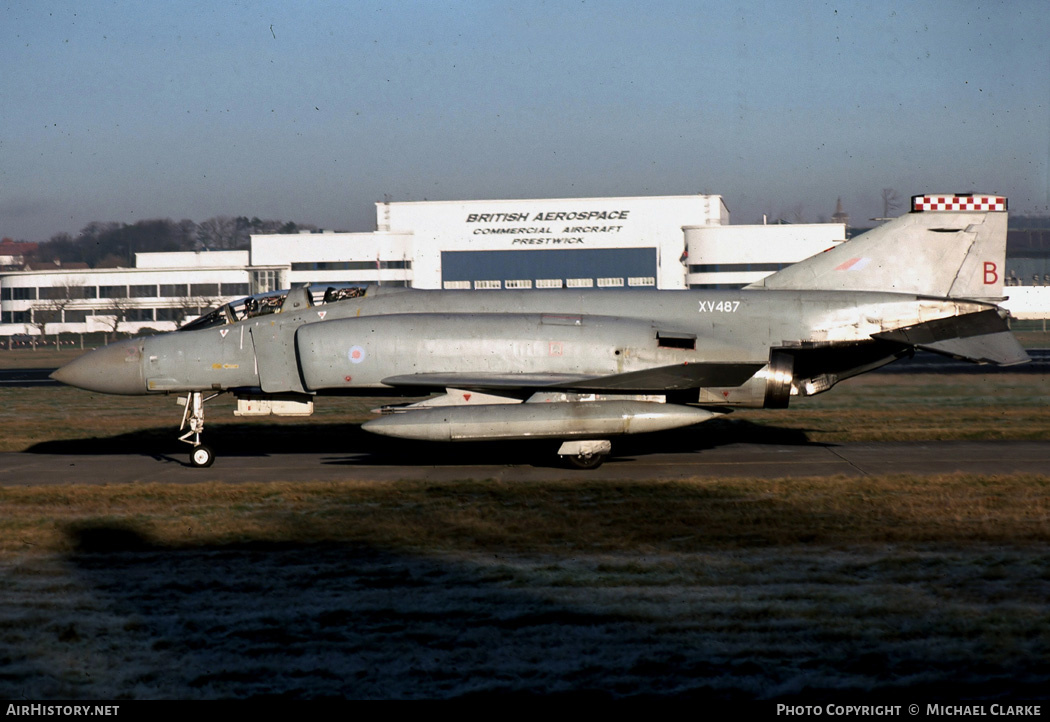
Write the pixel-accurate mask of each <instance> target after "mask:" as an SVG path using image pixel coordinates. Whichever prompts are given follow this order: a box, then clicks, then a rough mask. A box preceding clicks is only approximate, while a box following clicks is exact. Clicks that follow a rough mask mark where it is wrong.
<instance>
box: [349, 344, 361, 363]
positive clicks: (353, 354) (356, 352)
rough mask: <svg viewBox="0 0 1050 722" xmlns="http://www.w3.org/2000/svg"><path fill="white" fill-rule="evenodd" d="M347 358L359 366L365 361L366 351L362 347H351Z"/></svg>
mask: <svg viewBox="0 0 1050 722" xmlns="http://www.w3.org/2000/svg"><path fill="white" fill-rule="evenodd" d="M346 357H347V358H348V359H350V363H352V364H359V363H361V362H362V361H364V360H365V350H364V349H363V348H361V347H360V346H351V347H350V351H349V352H347V354H346Z"/></svg>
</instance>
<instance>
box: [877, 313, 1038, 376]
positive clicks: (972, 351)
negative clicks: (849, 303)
mask: <svg viewBox="0 0 1050 722" xmlns="http://www.w3.org/2000/svg"><path fill="white" fill-rule="evenodd" d="M872 338H876V339H879V340H882V341H895V342H897V343H903V344H907V345H909V346H915V347H916V348H920V349H923V350H925V351H932V352H934V353H939V354H943V355H945V356H951V357H953V358H958V359H964V360H966V361H975V362H977V363H994V364H998V365H1000V366H1012V365H1014V364H1020V363H1025V362H1026V361H1028V360H1029V358H1028V353H1027V352H1026V351H1025V350H1024V347H1022V346H1021V344H1020V342H1018V340H1017V339H1016V338H1015V337H1014V335H1013V334H1012V333H1010V328H1009V326H1008V325H1007V323H1006V320H1005V319H1004V318H1002V317H1001V316H1000V315H999V313H998V312H997V311H995V310H993V309H989V310H987V311H979V312H978V313H969V314H966V315H964V316H953V317H951V318H941V319H937V320H936V321H927V322H926V323H918V324H915V325H914V326H905V327H903V328H898V329H894V330H893V331H885V332H883V333H877V334H873V336H872Z"/></svg>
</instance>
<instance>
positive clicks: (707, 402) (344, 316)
mask: <svg viewBox="0 0 1050 722" xmlns="http://www.w3.org/2000/svg"><path fill="white" fill-rule="evenodd" d="M1006 211H1007V202H1006V199H1005V198H1003V197H1001V196H996V195H977V194H944V195H927V196H915V197H914V198H913V199H912V208H911V212H909V213H907V214H905V215H903V216H901V217H899V218H896V219H894V220H892V221H889V222H887V223H885V224H883V225H881V226H879V227H877V228H875V229H873V230H870V231H868V232H866V233H864V234H861V235H859V236H857V237H855V238H853V239H852V240H849V241H847V242H845V243H842V244H840V245H838V246H836V247H834V248H832V249H830V250H828V251H825V252H824V253H821V254H817V255H815V256H813V257H811V258H808V259H806V260H803V261H801V262H799V263H796V264H794V265H792V266H790V267H788V268H785V269H784V270H782V271H780V272H778V273H775V274H773V275H771V276H768V277H767V278H765V279H763V280H761V281H758V282H757V283H753V284H751V285H750V286H748V287H746V288H742V289H736V290H724V291H706V290H705V291H700V290H689V291H685V290H674V291H671V290H666V291H664V290H638V289H630V290H605V289H598V290H582V291H580V290H574V289H557V290H528V291H493V292H487V293H479V292H477V291H429V290H414V289H403V288H396V289H391V288H381V287H343V288H336V287H333V288H328V289H326V290H323V296H322V295H321V293H322V289H311V288H308V287H301V288H295V289H292V290H291V291H287V292H283V293H275V294H264V295H261V296H253V297H250V298H247V299H244V300H241V301H238V302H235V303H231V304H227V305H224V306H222V307H220V308H217V309H215V310H214V311H212V312H210V313H208V314H206V315H204V316H202V317H201V318H199V319H197V320H195V321H193V322H191V323H189V324H188V325H186V326H184V327H183V328H181V329H179V330H178V331H175V332H172V333H168V334H163V335H159V336H151V337H146V338H134V339H130V340H126V341H119V342H117V343H113V344H110V345H109V346H106V347H105V348H102V349H99V350H96V351H92V352H90V353H88V354H86V355H84V356H82V357H80V358H79V359H77V360H75V361H73V362H72V363H70V364H68V365H66V366H64V367H62V368H60V369H58V370H57V371H56V372H55V373H54V374H53V377H54V378H55V379H57V380H58V381H61V382H63V383H66V384H69V385H72V386H77V387H80V388H83V389H88V390H91V391H97V392H103V393H110V394H157V395H160V394H184V396H182V397H181V398H180V402H181V403H183V404H184V405H185V410H184V413H183V421H182V429H180V430H182V431H184V432H185V433H183V434H182V436H180V437H179V438H180V439H181V440H182V441H185V442H186V443H188V444H190V445H191V446H192V451H191V454H190V464H191V465H192V466H197V467H206V466H209V465H211V463H212V461H213V460H214V454H213V452H212V450H211V449H210V448H209V447H208V446H206V445H205V444H204V443H203V441H202V438H203V431H204V405H205V403H206V402H207V401H209V400H211V399H213V398H215V397H216V396H217V395H219V394H223V393H232V394H234V396H235V397H236V398H237V411H236V412H235V413H237V414H239V415H265V414H271V413H273V414H300V415H303V414H309V413H311V412H312V411H313V403H314V399H315V398H316V397H318V396H324V395H334V394H361V395H368V396H377V395H394V396H416V397H418V396H427V395H429V398H426V399H425V400H423V401H419V402H416V403H408V404H402V405H397V406H387V407H384V408H382V409H380V410H379V411H380V412H381V413H380V415H379V416H378V417H377V418H375V419H373V420H371V421H368V422H367V423H365V424H364V428H365V429H366V430H368V431H371V432H375V433H377V434H385V435H387V436H394V437H400V438H403V439H419V440H430V441H434V440H442V441H467V440H483V439H551V440H556V441H559V442H561V445H560V448H558V450H557V453H558V454H559V455H560V456H561V457H562V458H563V459H565V460H566V461H567V462H568V463H569V464H570V465H572V466H576V467H579V468H593V467H595V466H597V465H599V464H600V463H601V462H602V460H603V459H604V458H605V456H606V455H608V454H609V453H610V450H611V439H612V438H613V437H615V436H618V435H622V434H637V433H644V432H652V431H659V430H664V429H672V428H677V427H683V426H689V425H692V424H699V423H701V422H704V421H707V420H709V419H713V418H716V417H718V416H721V415H723V414H726V413H729V412H730V411H733V410H734V409H739V408H784V407H787V406H788V405H789V403H790V401H791V399H792V398H796V397H803V396H812V395H814V394H819V393H823V392H825V391H827V390H828V389H830V388H832V387H833V386H834V385H835V384H837V383H838V382H840V381H842V380H844V379H847V378H850V377H851V376H856V375H857V374H861V373H864V372H866V371H871V370H872V369H875V368H878V367H880V366H883V365H885V364H888V363H890V362H892V361H895V360H897V359H900V358H903V357H906V356H909V355H911V354H913V353H914V351H915V349H924V350H928V351H933V352H936V353H939V354H945V355H947V356H952V357H955V358H958V359H966V360H969V361H973V362H977V363H994V364H1002V365H1009V364H1017V363H1022V362H1024V361H1027V360H1028V356H1027V354H1026V353H1025V351H1024V349H1023V348H1022V347H1021V345H1020V344H1019V343H1018V342H1017V340H1016V339H1015V338H1014V336H1013V335H1012V334H1011V333H1010V331H1009V327H1008V324H1007V315H1008V314H1007V312H1006V311H1005V310H1004V309H1003V308H1001V307H999V306H998V305H997V304H998V303H999V302H1001V301H1002V300H1003V298H1002V293H1003V281H1002V278H1003V272H1002V271H1003V264H1004V259H1005V249H1006V218H1007V213H1006ZM552 448H553V445H552Z"/></svg>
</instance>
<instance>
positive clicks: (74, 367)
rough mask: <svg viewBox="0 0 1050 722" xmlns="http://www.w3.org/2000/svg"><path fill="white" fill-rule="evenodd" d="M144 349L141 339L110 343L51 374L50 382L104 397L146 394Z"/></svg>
mask: <svg viewBox="0 0 1050 722" xmlns="http://www.w3.org/2000/svg"><path fill="white" fill-rule="evenodd" d="M142 347H143V341H142V339H131V340H128V341H118V342H117V343H111V344H110V345H108V346H105V347H104V348H100V349H98V350H96V351H91V352H89V353H86V354H84V355H83V356H81V357H80V358H78V359H77V360H75V361H72V362H70V363H68V364H66V365H65V366H63V367H62V368H60V369H58V370H57V371H55V372H54V373H53V374H51V378H53V379H54V380H55V381H58V382H60V383H63V384H67V385H69V386H76V387H77V388H81V389H87V390H88V391H98V392H100V393H103V394H129V395H130V394H144V393H146V381H145V378H144V375H143V373H142Z"/></svg>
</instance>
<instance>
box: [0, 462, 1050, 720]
mask: <svg viewBox="0 0 1050 722" xmlns="http://www.w3.org/2000/svg"><path fill="white" fill-rule="evenodd" d="M1048 486H1050V479H1048V478H1047V477H1045V476H1002V477H979V476H966V475H948V476H934V477H926V478H922V479H914V478H906V477H881V478H865V479H862V480H857V479H845V478H814V479H796V480H792V481H773V482H769V481H756V480H747V479H735V480H715V481H706V482H705V481H684V482H673V483H671V482H661V481H658V480H657V481H646V482H631V483H618V484H612V483H608V482H603V481H602V480H601V478H600V476H599V477H596V478H595V479H594V480H593V481H588V482H585V483H578V482H577V483H569V482H551V483H520V484H517V483H498V482H493V481H486V480H466V479H465V480H463V481H460V482H451V483H443V484H428V483H407V482H403V483H394V484H374V483H368V482H362V483H331V484H318V483H309V482H297V483H272V484H265V485H262V484H259V485H256V484H247V485H234V486H230V485H223V484H207V483H205V484H194V485H190V486H173V485H168V486H164V485H154V484H142V485H131V486H94V487H76V486H75V485H71V486H67V487H59V488H57V489H55V488H50V489H41V488H17V487H14V488H12V487H7V488H2V489H0V505H2V508H3V509H4V515H3V517H2V518H3V522H2V525H0V670H2V671H0V695H2V696H4V697H6V698H8V699H13V698H15V697H26V698H29V699H40V698H62V699H90V698H103V699H111V698H213V697H220V698H237V697H251V696H257V695H277V696H281V697H286V698H316V697H326V696H339V697H352V698H371V697H383V698H388V697H396V698H412V697H426V698H432V697H458V696H470V695H495V694H500V695H503V694H507V693H512V694H517V695H522V694H526V695H531V694H543V695H547V694H570V695H585V696H599V697H605V696H635V695H643V696H662V695H671V696H675V697H685V698H696V699H698V700H703V699H720V700H726V699H728V700H733V699H780V700H783V699H792V700H798V701H806V702H813V701H818V700H819V701H826V700H832V701H842V702H847V703H851V704H857V703H861V702H863V701H869V702H879V703H885V702H888V701H892V700H899V701H900V700H902V701H907V702H919V703H924V704H925V703H929V702H934V701H950V702H953V703H955V702H959V701H960V700H968V699H986V700H987V699H997V700H999V701H1010V702H1016V701H1019V700H1021V699H1032V698H1039V699H1044V700H1045V699H1046V698H1047V696H1048V691H1050V686H1048V684H1050V665H1048V661H1047V660H1048V659H1050V607H1048V605H1047V604H1046V600H1047V599H1048V598H1050V553H1048V552H1050V514H1048V501H1047V500H1048V498H1050V494H1048V492H1050V489H1048Z"/></svg>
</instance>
